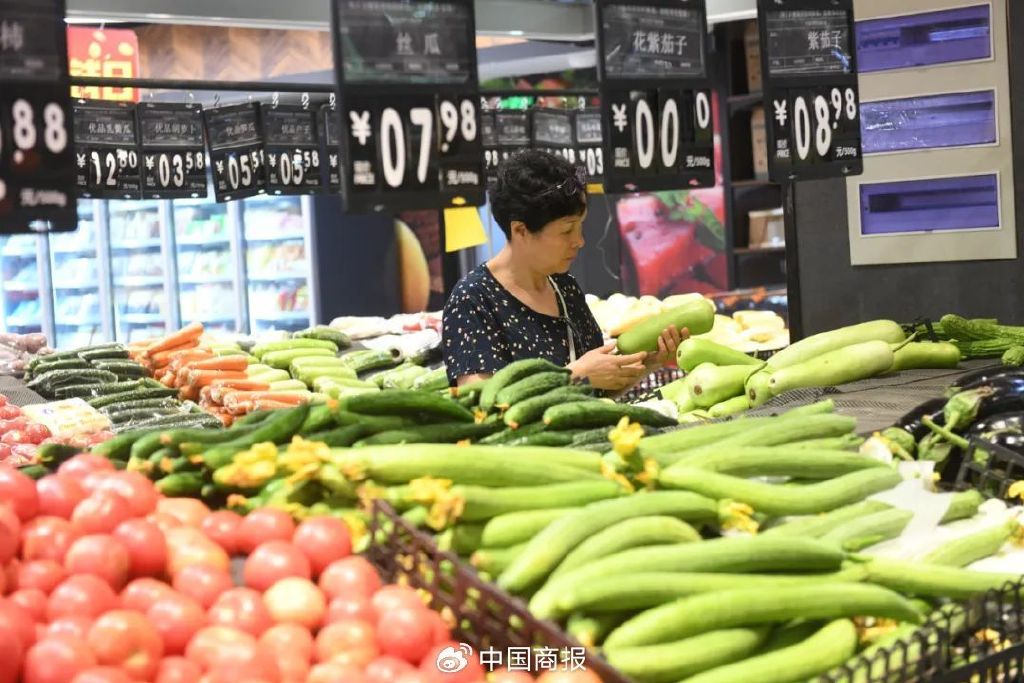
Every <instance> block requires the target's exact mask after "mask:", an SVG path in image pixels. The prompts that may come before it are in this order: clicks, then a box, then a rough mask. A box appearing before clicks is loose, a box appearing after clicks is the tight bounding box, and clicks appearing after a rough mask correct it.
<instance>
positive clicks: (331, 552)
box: [292, 517, 352, 576]
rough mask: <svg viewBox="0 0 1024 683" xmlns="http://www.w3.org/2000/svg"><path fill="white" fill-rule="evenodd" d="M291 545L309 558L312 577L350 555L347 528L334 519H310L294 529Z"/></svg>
mask: <svg viewBox="0 0 1024 683" xmlns="http://www.w3.org/2000/svg"><path fill="white" fill-rule="evenodd" d="M292 543H294V544H295V547H297V548H298V549H299V550H301V551H302V552H303V554H305V556H306V557H307V558H309V564H310V566H311V567H312V569H313V576H319V575H320V572H322V571H323V570H324V569H325V568H326V567H327V565H329V564H330V563H331V562H334V561H335V560H340V559H341V558H343V557H348V556H349V555H351V554H352V534H351V533H350V532H349V529H348V526H347V525H346V524H345V523H344V522H343V521H341V520H340V519H335V518H334V517H311V518H310V519H307V520H305V521H304V522H302V523H301V524H299V526H298V528H296V529H295V536H294V537H293V538H292Z"/></svg>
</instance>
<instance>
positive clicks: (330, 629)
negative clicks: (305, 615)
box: [316, 619, 380, 668]
mask: <svg viewBox="0 0 1024 683" xmlns="http://www.w3.org/2000/svg"><path fill="white" fill-rule="evenodd" d="M379 654H380V651H379V650H378V648H377V640H376V637H375V636H374V633H373V626H370V624H368V623H366V622H365V621H358V620H356V619H350V620H348V621H336V622H334V623H333V624H328V625H327V626H324V627H323V628H322V629H320V632H319V633H318V634H317V635H316V660H317V661H318V662H326V661H329V660H334V661H338V662H341V663H343V664H350V665H352V666H355V667H359V668H362V667H365V666H366V665H367V664H369V663H370V662H372V661H373V660H374V659H375V658H376V657H377V655H379Z"/></svg>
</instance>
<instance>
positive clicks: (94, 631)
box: [88, 609, 164, 681]
mask: <svg viewBox="0 0 1024 683" xmlns="http://www.w3.org/2000/svg"><path fill="white" fill-rule="evenodd" d="M88 643H89V647H91V648H92V650H93V652H95V653H96V659H98V660H99V662H100V663H101V664H110V665H111V666H117V667H120V668H121V669H122V670H123V671H124V672H125V673H127V674H128V675H130V676H131V677H132V678H137V679H141V680H144V681H149V680H152V679H153V676H155V675H156V670H157V667H158V666H159V665H160V658H161V657H162V656H163V654H164V642H163V639H162V638H161V637H160V634H159V633H157V631H156V627H155V626H153V624H151V623H149V620H147V619H146V617H145V616H143V615H142V614H140V613H139V612H134V611H131V610H124V609H119V610H112V611H110V612H107V613H106V614H104V615H103V616H101V617H100V618H99V619H97V620H96V622H95V623H94V624H93V625H92V627H91V628H90V629H89V638H88Z"/></svg>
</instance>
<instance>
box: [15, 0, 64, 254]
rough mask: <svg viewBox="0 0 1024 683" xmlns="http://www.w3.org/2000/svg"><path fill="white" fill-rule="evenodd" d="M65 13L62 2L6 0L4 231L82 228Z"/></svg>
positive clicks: (58, 0)
mask: <svg viewBox="0 0 1024 683" xmlns="http://www.w3.org/2000/svg"><path fill="white" fill-rule="evenodd" d="M64 15H65V7H64V0H0V233H2V234H13V233H22V232H31V231H39V230H51V231H70V230H74V229H75V228H76V227H77V225H78V212H77V210H76V206H75V154H74V133H73V131H72V125H71V120H72V118H71V97H70V95H69V93H70V85H69V83H68V59H67V54H68V50H67V39H66V27H65V24H64Z"/></svg>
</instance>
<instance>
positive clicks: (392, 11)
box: [332, 0, 485, 212]
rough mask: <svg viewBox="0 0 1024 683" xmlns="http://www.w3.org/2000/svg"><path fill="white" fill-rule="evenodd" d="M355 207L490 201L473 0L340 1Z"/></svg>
mask: <svg viewBox="0 0 1024 683" xmlns="http://www.w3.org/2000/svg"><path fill="white" fill-rule="evenodd" d="M332 31H333V34H334V48H335V49H334V54H335V66H336V70H337V79H338V86H339V91H340V94H341V106H340V110H341V125H342V129H343V131H344V132H343V135H342V138H341V142H342V148H341V159H342V161H343V164H344V170H343V173H342V191H343V193H344V195H345V203H346V208H347V210H348V211H351V212H366V211H381V210H385V209H387V210H393V209H403V208H409V209H429V208H444V207H448V206H461V205H466V204H481V203H483V193H484V185H485V175H484V150H483V144H482V141H481V136H480V105H479V96H478V92H477V89H478V83H477V69H476V47H475V45H476V43H475V28H474V16H473V3H472V0H443V1H437V2H434V1H428V0H333V1H332Z"/></svg>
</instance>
